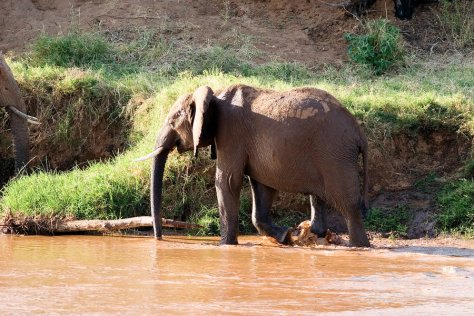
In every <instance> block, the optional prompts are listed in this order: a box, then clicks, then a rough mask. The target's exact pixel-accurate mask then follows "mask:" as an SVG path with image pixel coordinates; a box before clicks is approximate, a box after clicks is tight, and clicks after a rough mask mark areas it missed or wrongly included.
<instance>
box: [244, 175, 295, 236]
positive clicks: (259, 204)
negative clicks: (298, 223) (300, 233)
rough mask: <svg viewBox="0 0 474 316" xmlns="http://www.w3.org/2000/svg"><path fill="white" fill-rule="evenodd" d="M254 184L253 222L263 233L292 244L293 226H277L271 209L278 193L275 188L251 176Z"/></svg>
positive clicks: (251, 181)
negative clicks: (271, 215)
mask: <svg viewBox="0 0 474 316" xmlns="http://www.w3.org/2000/svg"><path fill="white" fill-rule="evenodd" d="M250 184H251V186H252V200H253V203H252V223H253V225H254V226H255V228H256V229H257V230H258V232H259V233H260V234H261V235H266V236H270V237H273V238H275V239H276V240H277V241H278V242H279V243H282V244H291V227H279V226H275V225H274V224H273V223H272V221H271V218H270V209H271V207H272V203H273V199H274V197H275V195H276V193H277V191H276V190H275V189H272V188H270V187H267V186H266V185H264V184H262V183H260V182H258V181H256V180H254V179H252V178H250Z"/></svg>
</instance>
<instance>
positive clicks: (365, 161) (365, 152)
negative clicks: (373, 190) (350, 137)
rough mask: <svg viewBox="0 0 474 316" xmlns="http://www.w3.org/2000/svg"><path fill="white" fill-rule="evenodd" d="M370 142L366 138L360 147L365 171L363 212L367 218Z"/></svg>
mask: <svg viewBox="0 0 474 316" xmlns="http://www.w3.org/2000/svg"><path fill="white" fill-rule="evenodd" d="M368 148H369V146H368V144H367V140H366V139H365V138H364V140H363V142H362V144H361V145H360V147H359V149H360V152H361V153H362V167H363V172H364V180H363V181H364V183H363V191H362V214H363V216H364V218H365V216H366V215H367V211H368V209H369V200H368V194H369V168H368V156H369V155H368Z"/></svg>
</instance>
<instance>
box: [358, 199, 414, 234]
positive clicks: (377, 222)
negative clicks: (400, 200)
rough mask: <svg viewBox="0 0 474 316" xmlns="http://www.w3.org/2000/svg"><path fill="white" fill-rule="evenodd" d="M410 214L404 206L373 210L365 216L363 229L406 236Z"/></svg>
mask: <svg viewBox="0 0 474 316" xmlns="http://www.w3.org/2000/svg"><path fill="white" fill-rule="evenodd" d="M409 220H410V214H409V213H408V209H407V207H406V206H404V205H403V206H397V207H396V208H393V209H387V210H382V209H379V208H373V209H371V210H370V211H369V213H368V214H367V218H366V220H365V227H366V228H367V229H368V230H372V231H377V232H381V233H395V234H398V235H400V234H401V235H406V234H407V231H408V221H409Z"/></svg>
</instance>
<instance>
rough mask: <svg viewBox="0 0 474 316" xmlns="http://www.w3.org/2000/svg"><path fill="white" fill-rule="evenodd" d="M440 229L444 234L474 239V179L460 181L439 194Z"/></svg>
mask: <svg viewBox="0 0 474 316" xmlns="http://www.w3.org/2000/svg"><path fill="white" fill-rule="evenodd" d="M438 204H439V206H440V211H439V213H438V214H437V219H438V225H437V226H438V228H439V229H440V230H441V232H444V233H455V234H462V235H465V236H467V237H470V238H474V179H473V178H471V179H459V180H457V181H453V182H451V183H448V184H447V185H445V186H444V188H443V189H442V190H441V192H440V193H439V194H438Z"/></svg>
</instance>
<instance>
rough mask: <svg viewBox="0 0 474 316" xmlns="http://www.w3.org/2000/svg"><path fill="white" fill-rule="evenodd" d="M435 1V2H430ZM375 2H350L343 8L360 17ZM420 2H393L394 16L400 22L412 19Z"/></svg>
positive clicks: (397, 0)
mask: <svg viewBox="0 0 474 316" xmlns="http://www.w3.org/2000/svg"><path fill="white" fill-rule="evenodd" d="M432 1H436V0H432ZM375 2H376V1H375V0H351V1H350V2H349V3H347V4H346V5H344V8H345V9H346V10H348V11H349V12H351V13H352V14H353V15H356V16H360V15H362V14H365V13H366V12H367V10H368V9H369V8H370V7H371V6H372V5H373V4H374V3H375ZM419 2H422V1H421V0H393V3H394V6H395V16H396V17H397V18H399V19H400V20H409V19H411V18H412V15H413V10H414V8H415V6H416V5H417V4H418V3H419Z"/></svg>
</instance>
